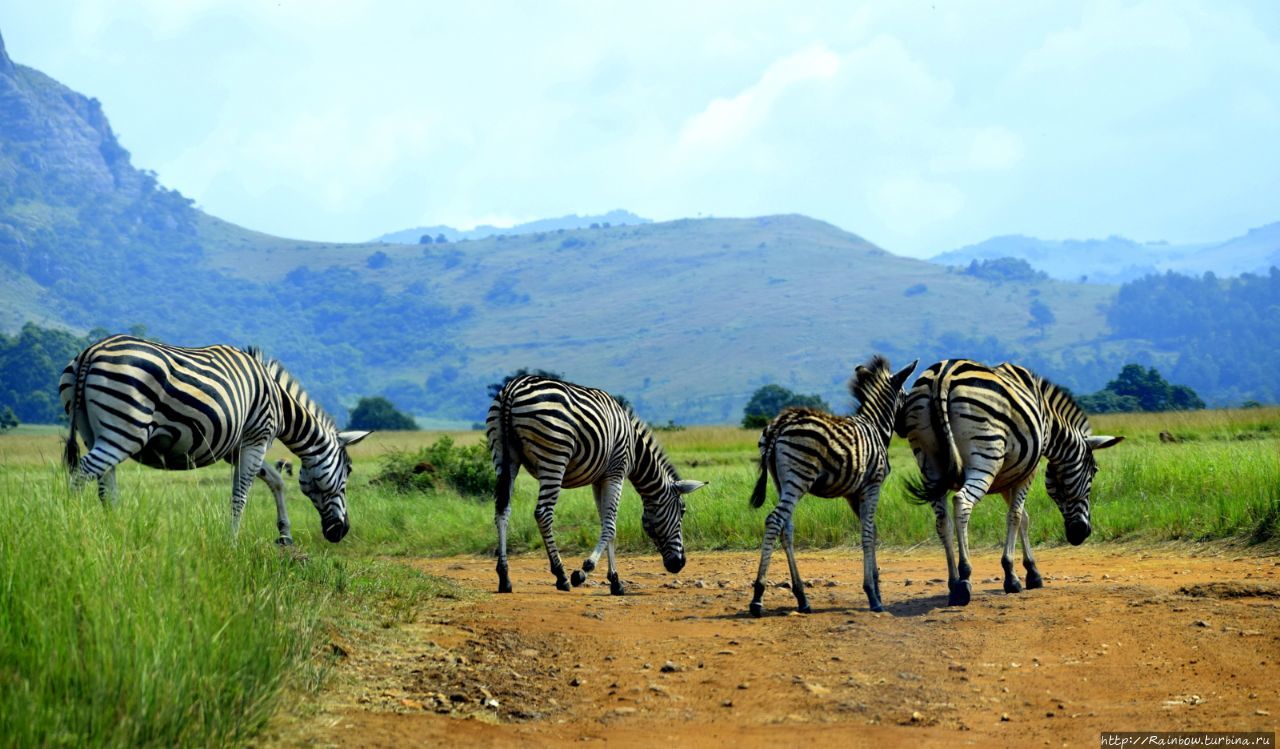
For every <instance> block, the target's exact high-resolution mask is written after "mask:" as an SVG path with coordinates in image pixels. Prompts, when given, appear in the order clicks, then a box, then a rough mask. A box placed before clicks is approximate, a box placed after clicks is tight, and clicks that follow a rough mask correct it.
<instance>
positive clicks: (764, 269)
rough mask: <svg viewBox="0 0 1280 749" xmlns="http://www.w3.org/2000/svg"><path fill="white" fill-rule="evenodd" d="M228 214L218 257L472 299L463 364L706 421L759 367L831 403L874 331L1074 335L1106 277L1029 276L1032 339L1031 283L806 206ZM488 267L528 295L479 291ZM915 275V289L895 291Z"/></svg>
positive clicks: (881, 337) (422, 364)
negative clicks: (455, 215)
mask: <svg viewBox="0 0 1280 749" xmlns="http://www.w3.org/2000/svg"><path fill="white" fill-rule="evenodd" d="M237 231H238V228H236V227H232V226H231V225H229V224H225V222H220V221H217V220H214V219H210V220H208V221H207V222H206V223H205V224H204V226H203V227H202V237H203V238H204V239H205V241H206V244H208V245H209V246H211V247H213V248H214V249H213V250H212V251H211V253H210V255H211V262H212V263H213V264H214V265H215V266H216V267H218V268H220V269H222V270H224V271H227V272H230V273H238V274H242V275H244V276H245V277H254V278H258V279H264V280H278V279H280V278H282V277H283V276H284V275H286V274H287V273H288V272H289V271H290V270H292V269H294V268H296V267H299V266H302V265H308V266H311V267H312V268H313V269H319V268H323V267H328V266H340V267H347V268H350V269H352V270H356V271H358V272H360V273H361V274H362V275H363V276H365V277H367V278H370V279H373V280H376V281H377V282H379V283H381V284H384V285H385V286H386V287H388V288H391V289H403V288H405V287H407V286H408V285H410V284H413V283H421V284H423V285H424V286H425V288H426V292H425V293H427V294H430V295H432V296H433V297H434V298H435V299H436V300H438V301H440V302H443V303H445V304H448V305H450V306H455V307H456V306H461V305H467V304H470V305H473V307H474V309H475V314H474V316H473V317H472V318H471V319H470V320H469V321H468V322H466V323H465V324H464V325H465V328H464V330H463V333H462V336H461V338H462V339H464V340H467V341H469V342H470V343H471V348H470V350H469V351H468V356H467V361H466V362H465V367H466V368H467V369H468V370H469V371H472V372H475V373H478V374H480V375H483V376H488V377H495V376H497V375H498V374H501V373H505V372H508V371H510V370H512V369H515V368H517V367H521V366H529V367H542V368H548V369H554V370H558V371H562V372H564V373H566V374H567V375H568V376H569V377H571V378H576V379H578V380H580V381H583V382H587V383H591V384H594V385H598V386H601V387H605V388H609V389H614V390H617V391H620V392H623V393H625V394H626V395H627V396H628V397H629V398H631V399H632V400H633V401H636V402H638V403H640V404H644V403H667V404H677V405H676V406H675V408H674V409H673V410H675V411H676V412H678V413H680V414H681V415H682V417H684V418H697V419H700V420H704V421H730V420H733V419H734V417H735V415H736V411H737V410H738V409H740V407H741V404H742V403H743V402H745V400H746V399H747V397H748V395H749V394H750V392H751V391H752V390H754V389H755V387H757V386H759V385H760V384H762V383H764V382H770V381H773V382H778V383H781V384H783V385H785V386H787V387H791V388H793V389H798V390H801V391H804V392H820V393H822V394H824V395H825V396H826V397H828V398H829V399H833V402H840V403H843V402H844V401H845V400H846V399H847V396H845V395H844V394H843V384H842V383H843V380H844V379H845V377H846V376H847V374H848V372H849V371H851V369H852V366H853V364H854V363H856V362H858V361H861V360H863V359H865V358H866V357H867V356H868V355H869V354H870V353H871V352H872V351H873V350H874V349H875V348H876V346H875V345H873V341H890V342H894V343H895V344H897V345H900V346H901V348H903V349H905V350H911V349H912V348H913V346H914V345H915V344H917V343H918V342H920V341H932V340H933V339H934V338H936V336H937V335H938V334H942V333H946V332H956V333H961V334H964V335H966V336H972V337H986V336H989V335H990V336H995V337H996V338H997V339H999V340H1001V341H1003V342H1005V343H1013V342H1019V341H1021V342H1023V343H1024V344H1025V345H1034V346H1036V347H1038V348H1043V349H1046V350H1057V349H1061V348H1063V347H1069V346H1074V345H1081V344H1084V343H1086V342H1087V341H1090V340H1092V339H1094V338H1097V337H1098V336H1100V335H1101V334H1102V333H1103V332H1104V331H1105V329H1106V325H1105V320H1104V318H1103V315H1102V313H1101V311H1100V309H1099V306H1100V305H1101V304H1103V303H1104V302H1106V301H1107V300H1109V299H1110V298H1111V297H1112V295H1113V294H1114V289H1113V288H1111V287H1102V286H1089V285H1078V284H1066V283H1059V282H1044V283H1039V284H1036V285H1035V286H1034V288H1035V289H1036V290H1038V291H1039V293H1040V296H1039V298H1040V299H1042V300H1043V301H1045V302H1046V303H1047V304H1048V305H1049V306H1050V307H1051V308H1052V309H1053V310H1054V312H1055V314H1056V316H1057V319H1058V322H1057V324H1055V325H1053V326H1050V328H1049V330H1048V334H1047V336H1046V337H1045V338H1044V339H1043V340H1041V339H1039V338H1038V337H1035V336H1033V331H1031V330H1030V329H1029V328H1028V327H1027V323H1028V321H1029V314H1028V307H1029V304H1030V297H1029V296H1028V293H1029V291H1030V287H1028V286H1027V285H1023V284H1006V285H996V284H991V283H987V282H984V281H979V280H977V279H973V278H970V277H967V276H963V275H959V274H955V273H950V272H948V271H947V270H946V269H944V268H941V267H938V266H936V265H933V264H931V263H927V262H923V261H918V260H913V259H909V258H901V257H897V256H894V255H891V254H889V253H886V252H884V251H883V250H880V249H879V248H876V247H875V246H874V245H871V244H870V243H868V242H866V241H864V240H862V239H861V238H859V237H857V236H855V235H852V234H849V233H847V232H844V231H841V230H839V229H837V228H835V227H833V226H830V225H828V224H824V223H822V222H818V221H814V220H812V219H808V218H805V217H801V216H777V217H766V218H758V219H707V220H683V221H675V222H667V223H661V224H651V225H646V226H629V227H616V228H611V229H597V230H590V229H584V230H576V231H566V232H564V233H550V234H545V235H537V234H534V235H525V236H520V237H510V238H507V239H505V240H502V241H499V240H497V239H487V240H480V241H474V242H466V243H459V244H454V245H448V246H432V247H430V248H427V249H425V250H424V248H423V247H420V246H417V245H374V244H364V245H332V244H328V245H326V244H318V243H306V242H293V241H286V240H279V239H276V238H270V237H265V236H262V235H254V236H252V237H250V236H249V235H245V234H242V233H237ZM576 242H580V243H581V245H579V246H569V247H566V246H564V245H565V244H566V243H568V244H573V243H576ZM375 251H381V252H385V253H386V254H387V255H388V256H389V257H390V258H391V263H390V265H389V266H388V267H386V268H382V269H379V270H370V269H369V268H367V267H366V260H367V258H368V256H369V255H370V254H371V253H373V252H375ZM500 279H501V280H502V281H503V282H504V283H506V284H509V288H510V290H511V291H512V292H513V293H514V294H515V295H527V297H528V301H527V302H524V303H516V304H511V305H509V306H504V305H502V304H494V303H491V302H489V301H486V299H485V297H486V294H487V293H489V292H490V290H491V289H492V288H493V286H494V284H495V282H497V281H499V280H500ZM917 283H923V284H925V285H927V286H928V291H927V293H925V294H922V295H919V296H913V297H906V296H904V294H903V292H904V291H905V290H906V289H907V288H908V287H910V286H912V285H914V284H917ZM406 322H407V323H409V324H411V321H406ZM955 353H956V354H960V355H962V354H963V352H955ZM458 364H459V362H440V361H428V360H424V359H422V358H415V357H414V356H413V354H412V352H410V353H409V355H408V356H407V357H406V361H405V367H404V369H403V370H402V371H400V372H379V373H370V375H371V377H372V378H373V379H374V381H375V382H377V381H379V380H381V381H386V380H391V379H395V378H396V377H400V376H403V377H408V378H410V379H412V380H415V381H419V382H420V381H422V380H423V379H425V378H426V377H427V376H428V375H430V374H432V373H433V372H435V371H439V370H440V369H441V368H443V367H445V366H450V365H453V366H457V365H458Z"/></svg>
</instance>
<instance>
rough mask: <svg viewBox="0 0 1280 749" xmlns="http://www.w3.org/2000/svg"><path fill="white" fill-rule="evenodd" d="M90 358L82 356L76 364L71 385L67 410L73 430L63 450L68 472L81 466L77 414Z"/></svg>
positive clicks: (64, 462)
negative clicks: (74, 376)
mask: <svg viewBox="0 0 1280 749" xmlns="http://www.w3.org/2000/svg"><path fill="white" fill-rule="evenodd" d="M88 362H89V357H87V356H84V354H81V358H80V359H79V360H78V361H77V362H76V363H75V364H76V379H75V381H74V382H72V383H71V405H70V406H69V407H68V408H67V416H68V418H69V419H70V421H71V429H70V431H69V432H68V433H67V444H66V445H65V446H64V447H63V448H62V464H63V465H64V466H66V468H67V471H68V472H74V471H75V470H76V467H77V466H79V465H80V442H79V441H78V440H77V439H76V422H77V421H78V419H77V418H76V414H77V413H78V412H79V411H80V399H81V398H82V397H83V385H82V383H83V381H84V370H85V368H86V366H87V365H88Z"/></svg>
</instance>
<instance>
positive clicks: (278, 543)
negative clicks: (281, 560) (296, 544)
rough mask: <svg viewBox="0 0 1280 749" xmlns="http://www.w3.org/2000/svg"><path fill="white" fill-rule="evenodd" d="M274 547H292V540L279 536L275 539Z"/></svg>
mask: <svg viewBox="0 0 1280 749" xmlns="http://www.w3.org/2000/svg"><path fill="white" fill-rule="evenodd" d="M276 546H293V539H292V538H291V537H289V536H281V537H280V538H277V539H276Z"/></svg>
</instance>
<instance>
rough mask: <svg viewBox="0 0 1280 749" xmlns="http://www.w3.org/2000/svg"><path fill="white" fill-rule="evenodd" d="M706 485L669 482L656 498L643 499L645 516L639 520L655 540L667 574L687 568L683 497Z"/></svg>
mask: <svg viewBox="0 0 1280 749" xmlns="http://www.w3.org/2000/svg"><path fill="white" fill-rule="evenodd" d="M703 486H706V484H704V483H703V482H701V481H692V480H689V479H684V480H676V479H673V480H671V481H667V482H666V483H665V484H664V485H663V487H662V488H661V489H660V490H659V493H658V495H657V496H653V497H642V499H643V500H644V514H643V515H641V517H640V522H641V524H643V525H644V532H645V533H647V534H648V535H649V538H651V539H653V543H654V544H656V545H657V547H658V551H659V552H661V553H662V564H663V566H664V567H666V568H667V572H671V573H676V572H679V571H680V570H682V569H684V563H685V558H684V535H683V530H682V525H683V521H684V512H685V504H684V495H686V494H689V493H690V492H694V491H697V490H698V489H701V488H702V487H703Z"/></svg>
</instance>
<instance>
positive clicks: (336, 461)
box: [298, 432, 372, 544]
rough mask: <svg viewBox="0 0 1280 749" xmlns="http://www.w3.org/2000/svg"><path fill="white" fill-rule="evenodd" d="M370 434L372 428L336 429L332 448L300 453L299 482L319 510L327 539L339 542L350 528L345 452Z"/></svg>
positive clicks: (349, 466)
mask: <svg viewBox="0 0 1280 749" xmlns="http://www.w3.org/2000/svg"><path fill="white" fill-rule="evenodd" d="M370 434H372V432H339V433H338V434H337V435H336V440H334V441H333V447H332V448H331V449H327V450H321V451H320V452H318V453H315V454H313V455H309V456H306V457H303V458H302V465H301V467H299V468H298V486H299V487H300V488H301V489H302V493H303V494H305V495H307V498H308V499H310V500H311V504H313V505H315V508H316V511H317V512H319V513H320V527H321V529H322V530H323V531H324V537H325V539H327V540H328V541H329V542H330V543H335V544H336V543H338V542H339V541H341V540H342V537H343V536H345V535H347V531H349V530H351V523H350V521H349V520H348V518H347V478H348V477H349V476H350V475H351V458H350V457H348V455H347V446H348V445H354V444H355V443H357V442H359V441H360V440H362V439H364V438H365V437H368V436H369V435H370Z"/></svg>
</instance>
